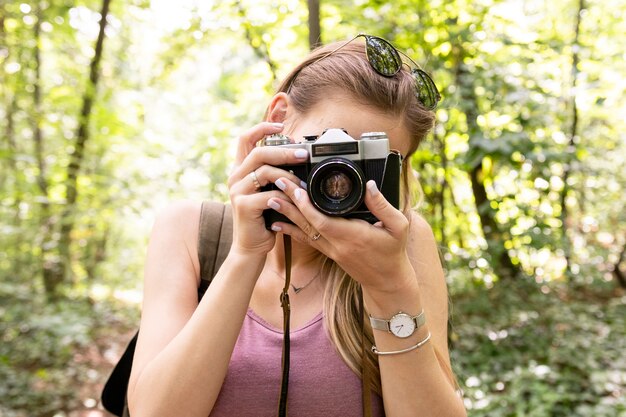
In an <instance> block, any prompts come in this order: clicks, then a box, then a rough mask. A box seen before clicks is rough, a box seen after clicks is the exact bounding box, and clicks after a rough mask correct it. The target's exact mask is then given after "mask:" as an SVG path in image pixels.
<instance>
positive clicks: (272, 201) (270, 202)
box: [267, 200, 280, 210]
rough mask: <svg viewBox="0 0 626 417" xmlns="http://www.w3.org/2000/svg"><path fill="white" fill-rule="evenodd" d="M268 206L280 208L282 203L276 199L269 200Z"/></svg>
mask: <svg viewBox="0 0 626 417" xmlns="http://www.w3.org/2000/svg"><path fill="white" fill-rule="evenodd" d="M267 206H268V207H270V208H273V209H274V210H280V204H278V203H277V202H276V201H274V200H267Z"/></svg>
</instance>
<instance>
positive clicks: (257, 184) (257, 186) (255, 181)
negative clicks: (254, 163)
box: [250, 171, 261, 191]
mask: <svg viewBox="0 0 626 417" xmlns="http://www.w3.org/2000/svg"><path fill="white" fill-rule="evenodd" d="M250 179H251V180H252V184H254V190H255V191H259V190H260V189H261V183H260V182H259V179H258V178H257V177H256V172H255V171H252V172H251V173H250Z"/></svg>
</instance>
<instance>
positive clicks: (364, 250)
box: [277, 180, 466, 417]
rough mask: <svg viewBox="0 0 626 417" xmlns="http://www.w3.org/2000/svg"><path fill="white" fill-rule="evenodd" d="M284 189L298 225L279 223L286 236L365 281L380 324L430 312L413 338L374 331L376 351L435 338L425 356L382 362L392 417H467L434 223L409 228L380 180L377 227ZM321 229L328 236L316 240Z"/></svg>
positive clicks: (284, 208) (372, 188) (287, 210)
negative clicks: (450, 345)
mask: <svg viewBox="0 0 626 417" xmlns="http://www.w3.org/2000/svg"><path fill="white" fill-rule="evenodd" d="M284 184H285V187H284V192H285V193H286V194H287V196H288V197H289V199H290V200H291V202H293V205H292V204H290V203H288V202H287V201H283V202H281V212H282V213H283V214H285V215H286V216H287V217H289V218H290V219H291V220H292V221H293V222H294V223H295V225H290V224H285V223H280V224H279V225H280V227H282V229H283V233H286V234H290V235H291V236H292V237H293V238H294V239H296V240H298V241H301V242H306V243H308V244H310V245H311V246H314V247H316V248H317V249H318V250H320V251H322V252H324V253H325V254H326V255H327V256H328V257H330V258H331V259H334V260H335V261H336V262H337V263H338V264H339V265H340V266H341V267H342V268H343V270H344V271H346V272H347V273H348V274H349V275H350V276H351V277H352V278H354V279H355V280H357V281H359V282H360V283H361V286H362V288H363V297H364V302H365V305H366V307H367V310H368V312H369V313H370V314H371V315H372V316H373V317H378V318H386V319H388V318H390V317H391V316H393V315H394V314H396V313H398V312H399V311H403V312H406V313H409V314H411V315H416V314H418V313H419V312H420V311H421V310H422V308H423V309H424V310H425V313H426V325H424V326H422V327H421V328H420V329H418V331H416V332H415V333H414V334H413V335H411V336H410V337H409V338H406V339H400V338H397V337H396V336H394V335H392V334H389V333H386V332H383V331H379V330H374V337H375V343H376V346H377V348H378V350H379V351H383V352H385V351H397V350H402V349H406V348H408V347H410V346H414V345H416V344H417V343H418V342H419V341H422V340H424V339H425V338H426V336H427V334H428V332H429V331H430V332H431V333H432V339H431V342H429V343H426V344H425V345H424V346H422V347H421V348H419V349H416V350H412V351H410V352H406V353H402V354H397V355H391V356H381V357H379V365H380V371H381V382H382V389H383V401H384V404H385V412H386V414H387V415H388V416H390V417H397V416H415V415H420V416H424V417H429V416H432V417H434V416H446V417H463V416H465V415H466V412H465V409H464V407H463V403H462V401H461V399H460V398H459V397H458V396H457V395H456V393H455V389H454V381H453V377H452V374H451V372H450V370H449V369H450V368H449V357H448V349H447V336H446V334H447V314H448V303H447V291H446V286H445V281H444V277H443V271H442V268H441V264H440V262H439V257H438V255H437V248H436V245H435V240H434V237H433V234H432V231H431V229H430V227H429V226H428V224H427V223H426V222H425V221H424V220H422V219H421V218H419V217H418V216H417V215H412V217H411V221H409V220H408V219H407V218H406V217H405V216H404V215H403V214H402V213H401V212H400V211H398V210H397V209H395V208H394V207H393V206H391V205H390V204H389V203H388V202H387V201H386V200H385V198H384V197H383V195H382V194H381V193H380V192H379V191H378V190H377V189H376V185H375V183H374V182H373V181H370V182H368V184H367V192H366V196H365V203H366V205H367V207H368V208H369V209H370V211H371V212H372V213H373V214H374V215H375V216H376V217H377V218H378V219H380V220H381V221H380V222H378V223H377V224H375V225H370V224H368V223H366V222H364V221H354V220H346V219H341V218H331V217H328V216H324V215H323V214H322V213H320V212H319V211H317V210H316V209H315V208H314V207H313V206H312V205H311V203H310V201H309V199H308V196H307V194H306V192H304V191H303V190H302V189H300V188H299V187H298V186H297V185H296V184H294V183H292V182H289V181H286V180H285V181H284ZM277 185H278V184H277ZM315 230H317V231H318V232H319V233H320V236H321V237H320V238H319V239H316V240H311V237H310V236H312V235H314V233H315Z"/></svg>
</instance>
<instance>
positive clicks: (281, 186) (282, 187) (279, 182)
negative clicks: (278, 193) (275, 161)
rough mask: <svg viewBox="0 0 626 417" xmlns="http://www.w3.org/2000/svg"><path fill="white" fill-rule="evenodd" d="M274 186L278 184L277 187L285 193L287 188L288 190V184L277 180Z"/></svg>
mask: <svg viewBox="0 0 626 417" xmlns="http://www.w3.org/2000/svg"><path fill="white" fill-rule="evenodd" d="M274 184H276V186H277V187H278V188H280V189H281V190H283V191H285V188H287V184H285V183H284V182H283V180H276V182H275V183H274Z"/></svg>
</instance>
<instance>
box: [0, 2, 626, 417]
mask: <svg viewBox="0 0 626 417" xmlns="http://www.w3.org/2000/svg"><path fill="white" fill-rule="evenodd" d="M625 17H626V2H625V1H624V0H554V1H550V2H546V1H538V0H480V1H466V0H450V1H445V0H432V1H428V2H427V1H423V0H395V1H393V2H384V1H368V0H355V1H353V2H350V1H343V0H321V1H307V2H304V1H301V0H277V1H271V2H270V1H265V0H263V1H251V0H241V1H233V0H228V1H220V2H217V1H194V0H178V1H175V2H174V1H166V0H154V1H151V2H150V1H142V0H126V1H121V0H83V1H75V2H72V1H65V0H47V1H44V0H41V1H22V2H20V1H6V0H0V187H1V188H0V338H1V341H0V416H7V417H13V416H100V415H105V414H104V412H103V411H101V410H102V408H101V405H100V403H99V391H100V389H101V388H102V384H103V382H104V381H105V379H106V377H107V375H108V372H109V371H110V369H111V366H112V364H113V363H114V362H115V361H116V360H117V358H118V356H119V354H120V353H121V349H122V348H123V344H124V343H125V342H126V341H127V340H128V339H129V337H130V334H132V332H133V331H134V329H135V328H136V326H137V323H138V317H139V310H140V300H141V285H142V284H141V281H142V266H143V265H142V264H143V258H144V253H145V249H146V244H147V239H148V236H149V232H150V227H151V224H152V222H153V220H154V218H155V215H156V213H157V212H158V211H159V210H160V209H162V208H163V207H164V206H166V205H167V204H168V202H170V201H172V200H175V199H181V198H191V199H217V200H223V201H226V199H227V189H226V185H225V180H226V178H227V175H228V172H229V167H230V165H231V163H232V160H233V145H234V143H235V138H236V137H237V136H238V134H239V133H240V132H242V131H243V130H245V129H247V128H248V127H249V126H252V125H253V124H255V123H257V122H258V121H259V120H261V119H262V116H263V113H264V110H265V105H266V103H267V101H268V99H269V97H271V93H272V90H273V88H274V87H275V86H276V85H277V80H279V79H280V78H281V76H283V75H285V73H286V71H287V70H288V69H289V68H291V67H292V66H293V65H294V64H295V63H296V62H297V61H298V60H299V59H300V58H301V57H303V56H304V55H305V54H306V53H307V51H308V49H309V48H310V47H311V46H313V45H315V44H316V42H317V41H318V40H321V41H322V42H324V41H331V40H340V39H348V38H350V37H351V36H353V35H354V34H356V33H359V32H366V33H369V34H374V35H378V36H382V37H385V38H387V39H389V40H390V41H392V42H393V43H394V44H395V45H396V46H397V47H398V48H399V49H401V50H403V51H406V52H407V53H408V54H409V55H410V56H411V57H412V58H413V59H414V60H416V61H417V62H418V63H420V64H421V65H422V66H423V67H424V68H425V69H426V70H427V71H428V72H429V73H431V74H432V76H433V78H434V80H435V81H436V83H437V85H438V87H439V89H440V90H441V92H442V96H443V101H442V103H441V105H440V107H439V108H438V110H437V119H438V124H437V127H436V129H435V131H434V133H433V134H432V135H431V137H430V138H429V140H428V141H426V143H424V146H423V147H422V148H421V149H420V150H419V151H418V153H417V155H416V156H415V158H414V160H413V161H412V163H413V166H414V168H415V171H416V172H417V174H418V176H419V178H420V182H421V185H422V187H423V196H424V199H423V203H422V205H421V208H420V210H421V212H422V214H423V215H424V216H425V217H426V218H427V220H428V221H429V222H430V224H431V225H432V228H433V231H434V233H435V235H436V237H437V240H438V242H439V244H440V249H441V253H442V259H443V260H444V263H445V269H446V276H447V279H448V284H449V288H450V300H451V318H450V320H451V326H450V337H449V338H450V346H451V355H452V361H453V365H454V369H455V372H456V374H457V376H458V379H459V383H460V385H461V388H462V389H463V391H464V397H465V403H466V406H467V408H468V410H469V413H470V415H472V416H532V417H544V416H568V417H569V416H597V417H603V416H606V417H616V416H622V417H623V416H626V355H625V354H624V352H626V292H625V288H626V278H625V274H626V259H625V258H626V254H625V253H626V211H625V210H624V207H625V206H626V194H625V192H624V191H626V169H625V167H626V133H625V132H626V130H625V124H626V122H625V119H626V94H625V92H626V67H625V66H624V62H625V59H626V36H624V35H625V29H624V28H625V27H626V25H625V23H626V19H625Z"/></svg>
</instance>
